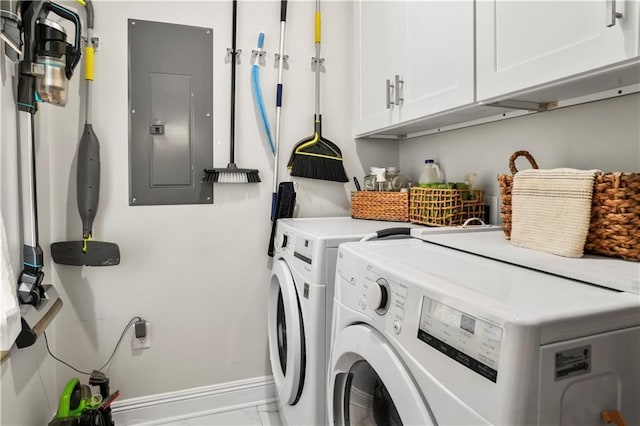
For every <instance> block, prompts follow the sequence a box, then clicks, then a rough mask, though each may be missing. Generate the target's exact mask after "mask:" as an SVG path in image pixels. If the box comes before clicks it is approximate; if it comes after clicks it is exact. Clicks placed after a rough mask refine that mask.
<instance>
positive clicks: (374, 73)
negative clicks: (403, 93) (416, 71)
mask: <svg viewBox="0 0 640 426" xmlns="http://www.w3.org/2000/svg"><path fill="white" fill-rule="evenodd" d="M355 7H356V14H355V15H356V18H355V28H354V30H355V34H354V37H355V49H354V52H355V55H356V57H355V75H354V77H355V78H354V87H355V100H356V102H355V104H356V120H355V123H356V126H355V127H356V128H355V132H356V134H358V133H362V132H365V131H367V130H372V129H380V128H383V127H386V126H389V125H391V124H393V123H394V122H396V121H397V109H396V108H395V104H394V100H392V99H391V97H392V96H393V95H394V94H393V93H391V88H390V87H387V79H389V81H390V80H391V79H393V78H394V75H395V74H398V73H399V72H401V70H400V69H399V68H400V67H403V65H402V64H403V61H404V57H405V56H406V55H405V54H404V52H402V51H401V48H402V46H403V45H402V41H401V39H402V37H401V33H402V31H399V28H401V27H400V25H401V24H400V21H401V20H400V18H401V16H402V9H403V8H404V5H403V4H402V2H399V1H393V2H377V1H360V2H357V3H356V4H355Z"/></svg>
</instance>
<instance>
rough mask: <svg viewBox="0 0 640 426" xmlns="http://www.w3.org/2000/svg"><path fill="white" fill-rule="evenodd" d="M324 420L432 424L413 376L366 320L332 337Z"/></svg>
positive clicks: (330, 422) (353, 423)
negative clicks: (329, 404) (365, 322)
mask: <svg viewBox="0 0 640 426" xmlns="http://www.w3.org/2000/svg"><path fill="white" fill-rule="evenodd" d="M330 372H331V374H330V376H329V386H328V387H327V392H328V400H329V401H332V403H331V404H332V406H330V407H329V424H337V425H360V424H367V425H385V426H399V425H432V424H434V421H433V419H432V416H431V413H430V411H429V408H428V406H427V403H426V401H425V400H424V398H423V396H422V393H421V392H420V391H419V390H418V387H417V386H416V384H415V382H414V380H413V379H412V377H411V375H410V374H409V372H408V371H407V370H406V368H405V366H404V363H403V362H402V361H401V360H400V358H399V357H398V355H397V354H396V352H395V351H394V350H393V348H392V347H391V346H390V345H389V343H388V342H387V341H386V339H385V338H384V337H383V336H382V335H381V334H380V333H378V332H377V331H376V330H374V329H373V328H371V327H369V326H367V325H352V326H349V327H347V328H345V329H344V330H342V331H341V332H340V333H339V334H338V336H337V337H336V339H335V341H334V344H333V347H332V355H331V365H330Z"/></svg>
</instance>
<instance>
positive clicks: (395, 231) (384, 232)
mask: <svg viewBox="0 0 640 426" xmlns="http://www.w3.org/2000/svg"><path fill="white" fill-rule="evenodd" d="M376 234H378V238H385V237H391V236H392V235H411V228H409V227H406V226H403V227H398V228H386V229H381V230H379V231H376Z"/></svg>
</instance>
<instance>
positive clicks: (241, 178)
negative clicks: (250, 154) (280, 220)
mask: <svg viewBox="0 0 640 426" xmlns="http://www.w3.org/2000/svg"><path fill="white" fill-rule="evenodd" d="M232 13H233V18H232V19H233V22H232V28H231V128H230V130H229V133H230V134H229V139H230V147H229V164H227V167H225V168H215V169H204V177H203V179H202V180H203V181H204V182H214V183H255V182H260V176H259V175H258V170H256V169H240V168H238V166H237V165H236V163H235V153H234V151H235V127H236V55H237V54H238V52H237V50H236V31H237V20H238V1H237V0H233V12H232Z"/></svg>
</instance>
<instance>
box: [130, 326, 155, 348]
mask: <svg viewBox="0 0 640 426" xmlns="http://www.w3.org/2000/svg"><path fill="white" fill-rule="evenodd" d="M132 338H133V340H132V341H131V347H132V348H133V349H147V348H150V347H151V324H150V323H149V321H138V322H137V323H135V324H134V326H133V333H132Z"/></svg>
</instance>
